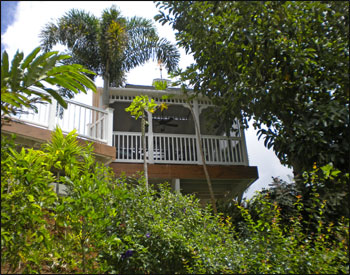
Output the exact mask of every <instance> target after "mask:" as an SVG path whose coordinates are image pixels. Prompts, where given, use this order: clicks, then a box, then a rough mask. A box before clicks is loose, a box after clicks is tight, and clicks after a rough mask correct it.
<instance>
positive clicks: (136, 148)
mask: <svg viewBox="0 0 350 275" xmlns="http://www.w3.org/2000/svg"><path fill="white" fill-rule="evenodd" d="M152 136H153V142H152V140H150V141H149V140H148V139H149V137H148V134H146V158H147V159H148V162H149V163H170V164H171V163H173V164H194V163H195V164H199V163H201V162H200V155H199V152H198V145H197V140H196V136H195V135H179V134H158V133H157V134H156V133H154V134H153V135H152ZM242 140H243V139H242V138H240V137H222V136H220V137H219V136H202V147H203V152H204V156H205V158H206V163H208V164H220V165H248V162H247V156H246V151H245V149H244V146H245V144H244V143H243V142H242ZM112 144H113V146H115V147H116V151H117V156H116V161H119V162H142V161H143V150H142V137H141V133H138V132H136V133H131V132H113V143H112ZM151 145H153V146H151Z"/></svg>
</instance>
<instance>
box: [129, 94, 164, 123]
mask: <svg viewBox="0 0 350 275" xmlns="http://www.w3.org/2000/svg"><path fill="white" fill-rule="evenodd" d="M157 107H158V105H157V103H155V102H154V99H153V98H152V99H151V100H149V98H148V96H144V95H141V96H136V97H135V98H134V100H133V101H132V102H131V104H130V106H129V107H128V108H126V109H125V111H126V112H130V114H131V115H132V116H135V119H138V118H139V117H140V116H141V117H143V116H144V115H145V112H150V113H154V112H155V111H156V109H157Z"/></svg>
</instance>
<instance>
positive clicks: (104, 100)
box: [102, 59, 109, 109]
mask: <svg viewBox="0 0 350 275" xmlns="http://www.w3.org/2000/svg"><path fill="white" fill-rule="evenodd" d="M108 105H109V60H108V59H107V63H106V72H105V74H104V75H103V93H102V107H103V108H104V109H105V108H108Z"/></svg>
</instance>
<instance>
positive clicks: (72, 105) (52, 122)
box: [14, 99, 113, 145]
mask: <svg viewBox="0 0 350 275" xmlns="http://www.w3.org/2000/svg"><path fill="white" fill-rule="evenodd" d="M65 101H66V102H67V105H68V106H67V109H63V108H61V107H57V101H56V100H54V99H52V103H51V104H38V105H37V108H38V113H34V111H33V110H26V109H24V111H27V112H28V114H19V115H17V116H16V117H14V118H15V119H18V120H20V121H23V122H25V123H27V124H32V125H36V126H39V127H43V128H46V129H49V130H53V129H54V128H55V127H56V125H58V126H59V127H60V128H61V129H62V131H63V132H65V133H68V132H71V131H72V130H73V129H76V130H77V133H78V135H79V137H82V138H86V139H91V140H94V141H98V142H101V143H107V144H109V145H111V144H112V127H113V110H111V109H107V110H103V109H100V108H96V107H93V106H89V105H86V104H83V103H80V102H76V101H73V100H69V99H65Z"/></svg>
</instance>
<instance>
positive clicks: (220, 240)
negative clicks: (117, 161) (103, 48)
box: [1, 129, 349, 274]
mask: <svg viewBox="0 0 350 275" xmlns="http://www.w3.org/2000/svg"><path fill="white" fill-rule="evenodd" d="M1 150H2V156H1V157H2V158H1V162H2V167H1V169H2V170H1V180H2V182H1V195H2V198H1V205H2V209H1V222H2V228H1V253H2V259H1V261H2V262H1V263H2V266H4V264H5V263H6V264H7V265H8V266H9V270H10V271H11V272H17V273H18V272H24V273H35V272H41V271H49V272H55V273H63V272H64V273H72V272H84V273H85V272H86V273H303V274H304V273H305V274H306V273H349V268H348V266H349V260H348V257H347V256H348V255H347V250H348V245H349V239H348V233H349V232H348V227H349V219H348V218H339V219H336V220H330V218H329V217H328V216H327V217H326V218H325V213H326V211H325V210H326V209H327V201H325V200H321V199H320V196H319V194H318V193H317V192H316V191H317V189H315V188H311V190H312V192H310V195H309V198H308V201H307V205H306V204H305V203H304V200H303V197H302V196H300V195H296V196H295V197H293V200H292V205H291V207H292V208H291V209H293V215H290V216H287V218H288V222H285V221H286V217H283V215H284V214H283V212H282V209H281V207H280V205H279V204H278V203H277V202H275V201H273V200H272V199H271V196H269V195H268V194H264V193H263V192H262V193H258V194H256V195H255V196H254V197H253V198H252V200H251V201H246V202H245V205H246V206H243V205H238V204H237V203H236V204H234V206H235V210H234V211H235V212H234V213H236V217H239V219H240V223H237V222H235V221H234V219H235V217H234V218H231V217H230V216H225V215H223V214H219V215H213V214H212V212H211V209H210V207H206V208H202V207H200V205H199V202H198V200H197V199H196V198H195V197H194V196H193V195H192V196H189V195H186V196H183V195H181V194H175V193H173V192H171V190H170V187H169V185H168V184H167V183H164V184H160V185H158V186H150V187H149V188H147V186H146V180H145V178H144V177H143V176H139V177H138V178H127V177H125V176H123V177H120V178H117V179H116V178H115V177H114V175H113V173H112V171H111V169H110V168H108V167H105V166H104V165H102V164H98V163H96V161H95V159H94V157H93V154H92V147H91V145H87V146H85V147H82V146H80V145H78V144H77V143H76V134H75V133H74V132H72V133H70V134H69V135H67V137H64V136H63V134H62V131H60V130H59V129H57V130H56V131H55V132H54V133H53V138H52V142H51V143H49V144H48V145H45V146H43V151H41V150H33V149H21V150H20V151H19V152H17V151H15V150H14V144H13V142H10V141H8V140H5V139H3V137H2V149H1ZM321 169H322V168H321ZM322 171H323V170H322ZM325 171H326V172H325V176H329V177H331V176H332V177H335V173H333V174H332V171H331V170H325ZM327 171H328V172H327ZM322 180H323V179H322V178H320V176H319V174H318V176H317V177H316V176H315V175H313V174H310V177H309V178H307V181H308V182H311V183H313V186H317V182H322ZM50 183H61V184H65V185H66V187H67V196H58V197H57V195H56V193H55V192H54V191H53V189H52V187H51V186H50ZM310 215H311V216H312V219H309V216H310ZM19 266H21V268H18V267H19ZM43 266H45V270H43Z"/></svg>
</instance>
